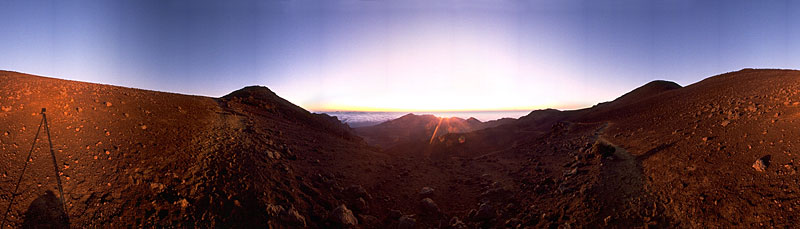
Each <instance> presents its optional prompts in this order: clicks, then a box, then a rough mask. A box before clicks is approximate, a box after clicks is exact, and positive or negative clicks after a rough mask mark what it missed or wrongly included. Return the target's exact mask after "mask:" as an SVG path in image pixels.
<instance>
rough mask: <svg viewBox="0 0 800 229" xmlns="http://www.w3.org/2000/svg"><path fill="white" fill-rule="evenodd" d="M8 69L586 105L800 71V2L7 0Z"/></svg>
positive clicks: (162, 86) (157, 83)
mask: <svg viewBox="0 0 800 229" xmlns="http://www.w3.org/2000/svg"><path fill="white" fill-rule="evenodd" d="M0 9H2V12H3V14H2V20H0V69H4V70H12V71H19V72H25V73H31V74H37V75H43V76H51V77H56V78H62V79H72V80H80V81H88V82H95V83H103V84H112V85H119V86H126V87H135V88H143V89H149V90H158V91H168V92H176V93H184V94H194V95H205V96H212V97H220V96H223V95H225V94H227V93H229V92H232V91H234V90H237V89H239V88H242V87H244V86H249V85H264V86H267V87H269V88H270V89H271V90H273V91H274V92H276V93H277V94H278V95H280V96H281V97H283V98H285V99H287V100H289V101H291V102H293V103H295V104H298V105H300V106H302V107H304V108H306V109H309V110H312V111H336V110H364V111H444V110H450V111H454V110H530V109H540V108H548V107H552V108H558V109H575V108H580V107H586V106H591V105H593V104H596V103H598V102H603V101H609V100H613V99H614V98H616V97H618V96H620V95H622V94H624V93H625V92H627V91H630V90H632V89H634V88H636V87H638V86H640V85H643V84H645V83H647V82H649V81H651V80H655V79H665V80H671V81H675V82H677V83H679V84H681V85H688V84H691V83H694V82H697V81H699V80H702V79H704V78H706V77H709V76H713V75H717V74H721V73H725V72H730V71H736V70H739V69H742V68H791V69H798V68H800V66H798V65H800V30H798V29H797V26H798V24H800V3H793V2H791V1H735V0H733V1H683V0H672V1H638V0H636V1H634V0H630V1H627V0H620V1H602V0H586V1H577V0H530V1H525V0H514V1H503V0H500V1H488V0H486V1H484V0H481V1H468V0H458V1H456V0H442V1H427V0H420V1H417V0H410V1H397V0H357V1H321V0H320V1H306V0H285V1H280V0H273V1H205V0H200V1H174V0H157V1H149V0H137V1H123V0H120V1H93V0H76V1H36V0H26V1H16V0H0Z"/></svg>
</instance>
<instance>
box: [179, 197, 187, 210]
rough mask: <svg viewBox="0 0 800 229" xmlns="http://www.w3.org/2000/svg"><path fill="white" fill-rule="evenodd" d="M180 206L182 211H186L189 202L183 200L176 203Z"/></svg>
mask: <svg viewBox="0 0 800 229" xmlns="http://www.w3.org/2000/svg"><path fill="white" fill-rule="evenodd" d="M176 203H177V204H178V205H179V206H181V210H184V209H186V207H188V206H189V201H188V200H186V199H181V200H178V201H177V202H176Z"/></svg>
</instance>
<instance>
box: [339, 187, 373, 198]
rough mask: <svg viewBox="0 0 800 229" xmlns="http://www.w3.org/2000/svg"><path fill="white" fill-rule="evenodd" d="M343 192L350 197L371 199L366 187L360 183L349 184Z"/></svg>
mask: <svg viewBox="0 0 800 229" xmlns="http://www.w3.org/2000/svg"><path fill="white" fill-rule="evenodd" d="M345 192H346V194H347V195H348V196H350V197H351V198H353V199H355V198H365V199H372V196H370V195H369V193H367V189H364V187H362V186H361V185H351V186H350V187H347V189H345Z"/></svg>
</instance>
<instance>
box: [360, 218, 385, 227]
mask: <svg viewBox="0 0 800 229" xmlns="http://www.w3.org/2000/svg"><path fill="white" fill-rule="evenodd" d="M358 221H359V222H361V225H363V226H364V227H375V226H377V225H378V224H380V220H378V217H375V216H371V215H358Z"/></svg>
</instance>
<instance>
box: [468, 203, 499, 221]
mask: <svg viewBox="0 0 800 229" xmlns="http://www.w3.org/2000/svg"><path fill="white" fill-rule="evenodd" d="M495 216H497V212H496V211H495V210H494V208H493V207H492V205H490V204H489V203H483V204H481V206H480V207H478V212H477V213H475V217H473V219H474V220H475V221H485V220H489V219H492V218H494V217H495Z"/></svg>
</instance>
